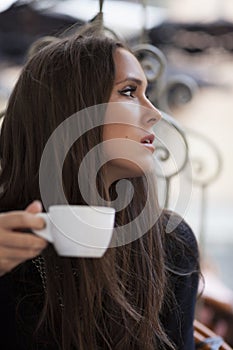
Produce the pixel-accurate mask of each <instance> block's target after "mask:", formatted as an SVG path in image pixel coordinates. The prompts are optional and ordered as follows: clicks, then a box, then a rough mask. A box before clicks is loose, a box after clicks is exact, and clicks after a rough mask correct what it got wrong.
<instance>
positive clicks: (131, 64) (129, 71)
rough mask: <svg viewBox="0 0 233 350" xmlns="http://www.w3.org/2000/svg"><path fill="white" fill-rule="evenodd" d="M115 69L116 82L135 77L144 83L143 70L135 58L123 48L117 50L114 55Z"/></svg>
mask: <svg viewBox="0 0 233 350" xmlns="http://www.w3.org/2000/svg"><path fill="white" fill-rule="evenodd" d="M114 62H115V69H116V76H115V79H116V81H119V80H122V79H124V78H125V77H126V76H130V77H135V78H137V79H140V80H142V81H145V82H146V77H145V74H144V72H143V69H142V67H141V65H140V63H139V62H138V60H137V59H136V57H135V56H134V55H133V54H132V53H130V52H129V51H127V50H126V49H123V48H117V49H116V51H115V53H114Z"/></svg>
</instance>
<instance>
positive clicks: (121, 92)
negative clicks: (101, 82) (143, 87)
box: [118, 86, 137, 98]
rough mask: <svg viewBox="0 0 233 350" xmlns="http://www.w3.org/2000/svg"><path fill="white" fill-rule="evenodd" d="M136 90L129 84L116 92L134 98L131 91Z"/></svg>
mask: <svg viewBox="0 0 233 350" xmlns="http://www.w3.org/2000/svg"><path fill="white" fill-rule="evenodd" d="M136 90H137V88H136V86H129V87H127V88H125V89H123V90H119V91H118V92H119V93H120V94H121V95H123V96H126V97H132V98H134V97H135V96H134V95H133V94H132V93H133V92H135V91H136ZM127 93H130V94H129V95H127Z"/></svg>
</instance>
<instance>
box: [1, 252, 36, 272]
mask: <svg viewBox="0 0 233 350" xmlns="http://www.w3.org/2000/svg"><path fill="white" fill-rule="evenodd" d="M37 255H39V253H38V254H35V255H33V256H32V257H31V259H32V258H34V257H36V256H37ZM29 259H30V258H29ZM26 260H28V259H27V258H26V259H22V258H20V259H7V258H1V259H0V277H1V276H3V275H5V274H6V273H8V272H10V271H11V270H13V269H14V268H15V267H16V266H18V265H20V264H22V263H23V262H25V261H26Z"/></svg>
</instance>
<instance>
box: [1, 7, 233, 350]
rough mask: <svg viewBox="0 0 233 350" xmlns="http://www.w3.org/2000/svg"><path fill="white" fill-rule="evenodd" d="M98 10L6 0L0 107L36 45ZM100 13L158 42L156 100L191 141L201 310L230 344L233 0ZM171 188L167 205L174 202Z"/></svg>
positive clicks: (120, 30) (119, 28)
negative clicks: (202, 278) (201, 277)
mask: <svg viewBox="0 0 233 350" xmlns="http://www.w3.org/2000/svg"><path fill="white" fill-rule="evenodd" d="M98 10H99V2H98V1H95V0H63V1H62V0H61V1H59V0H48V1H45V0H37V1H36V0H34V1H32V0H31V1H30V0H28V1H23V0H22V1H20V0H18V1H13V0H1V2H0V112H1V111H4V109H5V107H6V104H7V100H8V98H9V95H10V92H11V90H12V88H13V86H14V84H15V81H16V79H17V77H18V75H19V73H20V70H21V69H22V65H23V64H24V62H25V60H26V58H27V51H28V49H29V47H30V45H31V44H32V43H33V42H34V41H35V40H36V39H38V38H40V37H42V36H45V35H55V36H57V35H61V33H63V31H64V30H65V29H67V28H69V27H70V26H73V27H72V31H75V29H76V28H77V27H78V26H79V25H80V24H82V23H85V22H87V21H90V20H91V19H92V18H94V17H95V15H96V14H97V12H98ZM103 12H104V20H105V25H106V26H107V27H108V28H110V29H112V30H114V32H115V33H116V34H117V35H118V36H119V37H121V38H124V39H125V40H126V41H127V42H128V43H129V45H131V46H132V47H135V46H136V45H139V44H140V45H141V44H150V45H152V46H153V47H156V48H158V49H159V51H156V52H154V51H153V50H152V51H153V53H152V55H150V54H148V52H147V53H145V51H143V50H141V51H140V49H139V53H138V56H139V59H141V61H142V64H143V67H144V69H145V72H146V73H147V76H148V77H149V81H150V83H149V94H150V95H151V99H152V101H153V102H154V103H155V104H156V105H157V106H159V108H160V109H161V110H163V111H164V112H166V113H167V114H168V115H170V116H172V117H173V118H174V120H175V122H177V123H178V126H179V127H181V129H182V130H183V131H184V133H185V135H186V137H187V141H188V146H189V156H190V162H191V167H192V171H193V175H192V193H191V197H190V200H189V201H188V204H187V206H186V207H185V210H183V209H182V210H183V211H182V213H181V214H182V215H183V216H184V217H185V219H186V220H187V221H188V223H189V224H190V225H191V227H192V228H193V230H194V232H195V234H196V235H197V238H198V240H199V242H200V246H201V253H202V264H203V273H204V276H205V280H206V282H205V284H206V285H205V288H204V292H203V296H202V297H201V299H200V300H201V301H200V307H198V308H197V317H198V318H200V319H201V320H202V321H203V322H204V323H206V324H207V325H208V326H210V327H211V328H212V329H214V330H215V331H216V332H218V334H220V335H223V336H225V337H226V338H227V340H228V342H229V343H230V344H231V346H233V268H232V264H233V186H232V180H233V135H232V134H233V1H232V0H205V1H203V0H154V1H152V0H148V1H145V0H144V1H143V0H142V1H133V0H132V1H127V0H126V1H117V0H106V1H105V2H104V4H103ZM150 49H151V47H150ZM152 49H153V48H152ZM173 187H175V182H174V183H173ZM173 192H175V190H174V191H173ZM173 192H171V194H170V195H169V196H170V202H169V204H168V203H167V205H168V207H170V208H172V209H175V210H177V204H176V201H175V200H173V198H172V193H173ZM178 211H179V208H178Z"/></svg>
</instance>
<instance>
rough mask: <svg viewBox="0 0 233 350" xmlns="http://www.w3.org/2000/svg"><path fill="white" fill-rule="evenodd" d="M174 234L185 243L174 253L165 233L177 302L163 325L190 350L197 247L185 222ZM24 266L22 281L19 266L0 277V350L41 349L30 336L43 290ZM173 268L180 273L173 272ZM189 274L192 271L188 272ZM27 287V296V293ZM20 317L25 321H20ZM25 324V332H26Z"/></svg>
mask: <svg viewBox="0 0 233 350" xmlns="http://www.w3.org/2000/svg"><path fill="white" fill-rule="evenodd" d="M175 234H176V235H178V236H179V237H180V238H182V239H183V240H184V242H185V244H186V248H185V249H179V251H177V249H176V248H177V247H176V243H175V242H174V241H173V240H172V239H169V234H167V236H168V239H167V242H168V243H167V250H168V252H169V254H168V255H169V258H168V260H169V261H168V270H169V274H170V286H171V287H172V289H173V291H174V295H175V298H176V302H175V303H174V304H173V306H172V308H168V307H165V309H164V310H163V318H162V322H163V325H164V328H165V330H166V332H167V334H168V336H169V337H170V339H171V340H172V341H173V342H174V343H175V344H176V347H177V350H193V349H195V345H194V339H193V320H194V309H195V302H196V295H197V288H198V279H199V273H198V272H197V270H196V266H197V264H196V261H197V258H198V248H197V243H196V239H195V236H194V234H193V232H192V230H191V229H190V228H189V226H188V225H187V224H186V223H185V222H184V221H182V222H181V223H179V225H178V227H177V229H176V230H175ZM25 265H26V267H28V268H27V269H26V270H27V274H26V275H25V277H24V278H25V279H24V278H23V277H22V273H20V270H22V268H21V267H19V268H16V269H15V270H14V271H12V272H11V273H8V274H6V275H4V276H3V277H1V278H0V349H3V350H11V349H12V350H16V349H17V350H29V349H33V350H35V349H38V350H41V349H42V348H41V346H39V345H36V344H35V343H34V342H33V340H32V333H33V328H34V325H35V323H36V320H37V319H38V310H40V308H41V306H42V305H41V304H42V302H43V293H44V291H43V287H42V284H41V278H40V275H39V273H38V271H37V269H36V267H35V266H34V264H32V262H31V261H28V262H26V263H25V264H24V267H25ZM169 266H170V267H171V270H170V268H169ZM174 266H175V267H174ZM173 269H175V270H178V271H179V272H180V273H179V274H177V273H175V272H173V271H172V270H173ZM190 271H194V272H193V273H191V274H190V273H187V272H190ZM21 272H22V271H21ZM25 282H26V283H25ZM25 286H27V289H26V287H25ZM28 288H29V290H30V295H29V294H28V292H27V290H28ZM19 295H20V298H19ZM22 295H23V296H24V298H25V299H27V300H29V303H30V298H31V303H30V309H28V308H25V307H24V306H23V304H24V303H23V300H22ZM16 305H17V307H16ZM16 312H17V315H18V316H17V321H16ZM22 315H23V319H24V320H22V319H21V316H22ZM25 320H26V322H25ZM25 323H26V324H27V330H25ZM45 349H46V350H50V349H52V347H45ZM87 350H88V349H87Z"/></svg>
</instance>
